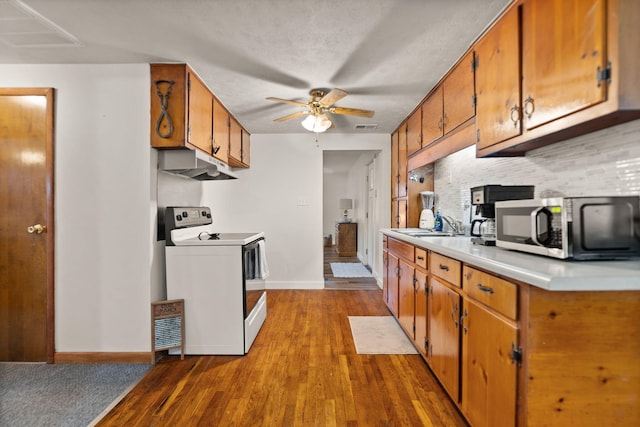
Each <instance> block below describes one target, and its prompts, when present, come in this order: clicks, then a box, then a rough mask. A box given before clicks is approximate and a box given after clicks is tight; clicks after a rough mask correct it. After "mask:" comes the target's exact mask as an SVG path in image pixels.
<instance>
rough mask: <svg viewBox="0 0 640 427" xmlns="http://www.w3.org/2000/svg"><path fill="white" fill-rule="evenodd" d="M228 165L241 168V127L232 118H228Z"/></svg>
mask: <svg viewBox="0 0 640 427" xmlns="http://www.w3.org/2000/svg"><path fill="white" fill-rule="evenodd" d="M229 165H230V166H233V167H241V166H242V127H241V126H240V123H238V121H237V120H236V119H234V118H233V117H229Z"/></svg>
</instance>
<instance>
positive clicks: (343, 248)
mask: <svg viewBox="0 0 640 427" xmlns="http://www.w3.org/2000/svg"><path fill="white" fill-rule="evenodd" d="M357 251H358V224H357V223H355V222H338V223H336V252H337V253H338V255H339V256H356V255H357Z"/></svg>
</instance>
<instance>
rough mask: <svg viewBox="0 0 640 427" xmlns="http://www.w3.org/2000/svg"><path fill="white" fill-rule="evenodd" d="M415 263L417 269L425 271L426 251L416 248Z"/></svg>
mask: <svg viewBox="0 0 640 427" xmlns="http://www.w3.org/2000/svg"><path fill="white" fill-rule="evenodd" d="M415 263H416V265H417V266H418V267H422V268H424V269H425V270H426V269H427V251H426V250H424V249H422V248H416V260H415Z"/></svg>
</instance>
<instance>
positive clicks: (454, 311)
mask: <svg viewBox="0 0 640 427" xmlns="http://www.w3.org/2000/svg"><path fill="white" fill-rule="evenodd" d="M457 312H458V304H456V305H455V307H453V311H452V312H451V319H452V320H453V323H454V324H455V325H456V329H457V328H458V319H456V313H457Z"/></svg>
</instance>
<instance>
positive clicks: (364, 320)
mask: <svg viewBox="0 0 640 427" xmlns="http://www.w3.org/2000/svg"><path fill="white" fill-rule="evenodd" d="M349 324H350V325H351V334H352V335H353V342H354V344H355V345H356V352H357V353H358V354H418V351H417V350H416V349H415V347H414V346H413V344H411V341H409V338H408V337H407V336H406V335H405V334H404V332H403V331H402V328H400V325H399V324H398V322H396V320H395V318H393V317H392V316H349Z"/></svg>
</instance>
